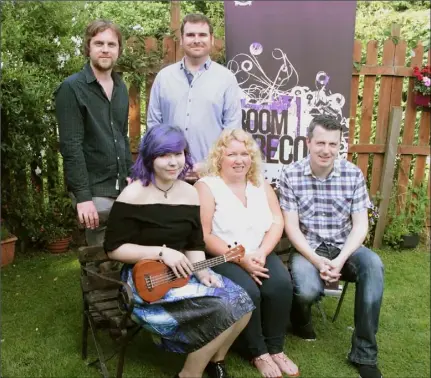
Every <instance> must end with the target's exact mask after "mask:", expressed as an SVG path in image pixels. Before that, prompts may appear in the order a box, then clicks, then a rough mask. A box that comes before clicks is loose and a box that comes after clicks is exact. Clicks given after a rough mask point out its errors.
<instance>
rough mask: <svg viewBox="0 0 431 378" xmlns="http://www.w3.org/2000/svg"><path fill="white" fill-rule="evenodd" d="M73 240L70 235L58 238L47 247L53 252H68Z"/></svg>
mask: <svg viewBox="0 0 431 378" xmlns="http://www.w3.org/2000/svg"><path fill="white" fill-rule="evenodd" d="M71 240H72V237H71V236H68V237H66V238H63V239H58V240H56V241H54V242H52V243H49V244H48V245H47V246H46V248H47V249H48V251H49V252H51V253H62V252H66V251H67V250H68V249H69V244H70V241H71Z"/></svg>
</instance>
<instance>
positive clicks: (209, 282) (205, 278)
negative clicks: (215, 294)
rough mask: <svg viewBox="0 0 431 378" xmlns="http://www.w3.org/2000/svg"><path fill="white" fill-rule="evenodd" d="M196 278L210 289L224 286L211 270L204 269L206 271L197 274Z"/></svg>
mask: <svg viewBox="0 0 431 378" xmlns="http://www.w3.org/2000/svg"><path fill="white" fill-rule="evenodd" d="M195 276H196V278H197V279H198V280H199V281H200V283H201V284H202V285H205V286H208V287H221V286H222V285H221V282H220V281H219V279H218V278H217V276H216V275H215V274H214V273H213V272H211V271H210V270H209V269H204V270H200V271H199V272H195Z"/></svg>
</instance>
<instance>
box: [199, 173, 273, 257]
mask: <svg viewBox="0 0 431 378" xmlns="http://www.w3.org/2000/svg"><path fill="white" fill-rule="evenodd" d="M199 182H204V183H205V184H206V185H208V187H209V188H210V190H211V193H212V194H213V196H214V199H215V211H214V217H213V221H212V234H214V235H216V236H218V237H219V238H220V239H222V240H223V241H224V242H226V243H227V244H230V245H231V246H232V247H233V246H234V242H237V243H238V244H242V245H243V246H244V248H245V253H250V252H253V251H255V250H256V249H257V248H258V247H259V246H260V244H261V243H262V240H263V237H264V236H265V233H266V232H267V231H268V230H269V228H270V227H271V225H272V222H273V218H272V213H271V210H270V208H269V204H268V199H267V197H266V192H265V186H264V182H263V178H262V181H261V182H262V184H261V185H260V186H259V187H256V186H254V185H253V184H252V183H250V182H248V183H247V186H246V190H245V195H246V198H247V207H245V206H244V204H243V203H242V202H241V200H240V199H239V198H238V197H237V196H236V195H235V194H234V193H233V192H232V190H231V189H230V188H229V187H228V186H227V185H226V184H225V182H224V181H223V179H222V178H220V177H217V176H206V177H203V178H201V179H200V180H199Z"/></svg>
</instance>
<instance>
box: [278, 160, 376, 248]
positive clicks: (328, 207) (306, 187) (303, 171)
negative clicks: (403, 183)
mask: <svg viewBox="0 0 431 378" xmlns="http://www.w3.org/2000/svg"><path fill="white" fill-rule="evenodd" d="M280 206H281V208H282V209H283V210H284V211H297V212H298V216H299V226H300V229H301V231H302V232H303V234H304V235H305V238H306V239H307V241H308V243H309V244H310V246H311V248H313V249H316V248H317V247H318V246H319V245H320V244H322V242H325V243H326V244H331V245H333V246H335V247H337V248H340V249H341V248H342V247H343V245H344V243H345V242H346V239H347V236H348V235H349V233H350V231H351V229H352V218H351V214H353V213H356V212H359V211H364V210H366V209H368V208H370V207H371V201H370V199H369V197H368V192H367V187H366V185H365V180H364V177H363V175H362V172H361V170H360V169H359V168H358V167H357V166H355V165H354V164H352V163H350V162H349V161H347V160H344V159H336V160H335V163H334V169H333V170H332V172H331V173H330V174H329V176H328V177H326V178H324V179H319V178H317V177H315V176H314V175H313V173H312V171H311V167H310V158H309V157H306V158H305V159H302V160H301V161H297V162H295V163H293V164H290V165H289V166H286V167H285V168H284V169H283V171H282V173H281V179H280Z"/></svg>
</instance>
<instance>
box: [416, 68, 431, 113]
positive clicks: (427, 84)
mask: <svg viewBox="0 0 431 378" xmlns="http://www.w3.org/2000/svg"><path fill="white" fill-rule="evenodd" d="M413 76H414V78H415V79H414V91H415V92H416V96H415V103H416V105H419V106H423V107H428V108H430V107H431V69H430V67H429V66H424V67H422V68H421V69H419V67H414V68H413Z"/></svg>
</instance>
